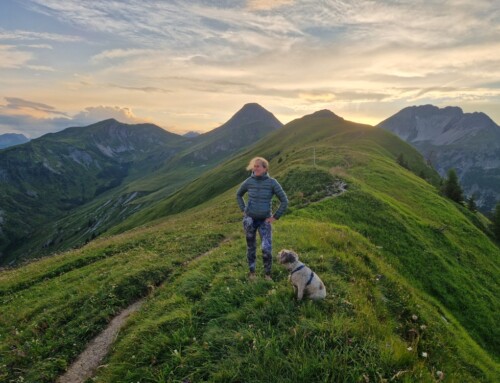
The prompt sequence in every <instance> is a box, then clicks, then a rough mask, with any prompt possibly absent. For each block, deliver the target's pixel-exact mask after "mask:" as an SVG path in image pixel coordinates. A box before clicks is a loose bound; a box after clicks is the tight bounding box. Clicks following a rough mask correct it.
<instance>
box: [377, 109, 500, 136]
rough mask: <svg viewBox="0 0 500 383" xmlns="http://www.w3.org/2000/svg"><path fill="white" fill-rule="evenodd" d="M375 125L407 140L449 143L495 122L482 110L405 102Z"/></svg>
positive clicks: (491, 127)
mask: <svg viewBox="0 0 500 383" xmlns="http://www.w3.org/2000/svg"><path fill="white" fill-rule="evenodd" d="M377 126H378V127H381V128H384V129H386V130H390V131H392V132H393V133H396V134H397V135H398V136H399V137H401V138H402V139H404V140H405V141H408V142H424V141H427V142H430V143H432V144H434V145H449V144H452V143H455V142H457V141H459V140H462V139H465V138H467V137H472V136H475V135H477V134H478V133H479V132H481V131H488V130H496V129H495V128H498V125H496V124H495V122H494V121H493V120H492V119H491V118H489V117H488V116H487V115H486V114H484V113H477V112H476V113H464V112H463V111H462V109H461V108H459V107H457V106H447V107H445V108H438V107H437V106H434V105H419V106H409V107H407V108H404V109H402V110H400V111H399V112H398V113H396V114H395V115H393V116H391V117H389V118H388V119H386V120H384V121H382V122H381V123H380V124H378V125H377Z"/></svg>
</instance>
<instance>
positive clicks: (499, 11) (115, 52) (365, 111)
mask: <svg viewBox="0 0 500 383" xmlns="http://www.w3.org/2000/svg"><path fill="white" fill-rule="evenodd" d="M253 102H256V103H259V104H260V105H261V106H263V107H264V108H266V109H267V110H269V111H270V112H271V113H273V114H274V115H275V116H276V117H277V118H278V119H279V120H280V121H281V122H282V123H288V122H290V121H292V120H293V119H296V118H299V117H302V116H304V115H306V114H310V113H313V112H315V111H318V110H321V109H329V110H331V111H332V112H334V113H335V114H337V115H339V116H342V117H344V118H345V119H347V120H350V121H356V122H361V123H367V124H371V125H376V124H378V123H379V122H381V121H383V120H384V119H386V118H388V117H390V116H392V115H393V114H395V113H397V112H398V111H400V110H401V109H403V108H405V107H409V106H413V105H425V104H433V105H436V106H438V107H445V106H458V107H461V108H462V109H463V110H464V112H475V111H477V112H484V113H486V114H488V115H489V116H490V117H491V118H492V119H493V120H494V121H495V122H496V123H497V124H499V123H500V4H499V0H493V1H492V0H473V1H472V0H471V1H465V0H449V1H447V0H439V1H438V0H432V1H422V0H394V1H365V0H360V1H340V0H330V1H326V0H272V1H271V0H269V1H268V0H219V1H209V0H186V1H174V0H172V1H157V0H123V1H111V0H108V1H97V0H64V1H63V0H0V134H3V133H8V132H12V133H22V134H24V135H26V136H28V137H30V138H36V137H39V136H41V135H43V134H45V133H49V132H55V131H59V130H62V129H64V128H66V127H70V126H85V125H89V124H91V123H94V122H98V121H101V120H104V119H107V118H116V119H117V120H119V121H122V122H125V123H141V122H150V123H154V124H157V125H159V126H160V127H162V128H164V129H166V130H168V131H170V132H174V133H179V134H182V133H185V132H187V131H192V130H194V131H198V132H204V131H209V130H211V129H214V128H216V127H218V126H220V125H222V124H223V123H224V122H226V121H227V120H228V119H229V118H230V117H231V116H232V115H233V114H235V113H236V112H237V111H238V110H239V109H240V108H241V107H242V106H243V105H244V104H246V103H253Z"/></svg>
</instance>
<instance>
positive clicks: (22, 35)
mask: <svg viewBox="0 0 500 383" xmlns="http://www.w3.org/2000/svg"><path fill="white" fill-rule="evenodd" d="M0 40H14V41H37V40H38V41H56V42H65V43H68V42H73V43H74V42H80V41H82V40H83V39H82V38H81V37H80V36H68V35H62V34H57V33H48V32H33V31H23V30H13V31H8V30H5V29H3V28H0Z"/></svg>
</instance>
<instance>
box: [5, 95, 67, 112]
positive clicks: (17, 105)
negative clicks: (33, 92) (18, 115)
mask: <svg viewBox="0 0 500 383" xmlns="http://www.w3.org/2000/svg"><path fill="white" fill-rule="evenodd" d="M5 100H6V101H7V105H5V106H3V107H1V108H0V111H1V110H4V111H5V110H11V111H19V110H21V111H36V112H42V113H44V114H45V115H48V114H56V115H63V116H66V113H63V112H59V111H57V110H56V108H54V107H53V106H50V105H46V104H42V103H40V102H33V101H27V100H23V99H22V98H16V97H5Z"/></svg>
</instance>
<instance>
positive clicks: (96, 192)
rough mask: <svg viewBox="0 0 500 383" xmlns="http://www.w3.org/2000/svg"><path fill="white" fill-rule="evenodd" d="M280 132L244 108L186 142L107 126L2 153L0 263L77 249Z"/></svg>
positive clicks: (260, 113) (262, 113)
mask: <svg viewBox="0 0 500 383" xmlns="http://www.w3.org/2000/svg"><path fill="white" fill-rule="evenodd" d="M280 126H282V124H281V123H280V122H279V121H278V120H276V118H275V117H274V116H273V115H272V114H271V113H269V112H267V111H266V110H265V109H264V108H262V107H261V106H259V105H257V104H248V105H245V106H244V107H243V108H242V109H241V110H240V111H238V112H237V113H236V114H235V115H234V116H233V117H232V118H231V119H230V120H229V121H228V122H227V123H226V124H224V125H222V126H221V127H219V128H217V129H215V130H214V131H212V132H208V133H205V134H203V135H199V136H197V137H193V138H186V137H183V136H179V135H176V134H173V133H169V132H166V131H165V130H163V129H161V128H160V127H158V126H155V125H151V124H140V125H126V124H121V123H119V122H118V121H116V120H106V121H102V122H99V123H97V124H94V125H91V126H88V127H84V128H81V127H76V128H68V129H66V130H64V131H62V132H59V133H54V134H48V135H45V136H43V137H41V138H40V139H37V140H33V141H32V142H30V143H29V144H27V145H28V146H26V145H23V146H20V147H16V148H12V150H11V151H8V150H7V151H6V152H4V153H1V154H0V182H2V181H3V183H4V185H5V186H6V188H5V189H3V190H2V191H0V197H3V198H5V201H8V202H7V203H6V204H5V206H2V208H1V210H2V211H1V212H0V216H1V217H2V218H3V223H0V225H1V226H0V228H1V229H2V231H1V232H0V236H2V239H3V240H2V241H1V244H2V245H1V246H0V264H6V263H8V262H19V261H21V260H23V259H28V258H30V257H31V256H33V255H35V254H36V255H37V256H40V255H42V254H50V253H53V252H56V251H61V250H65V249H68V248H72V247H76V246H81V245H83V244H84V243H86V242H88V241H90V240H92V239H94V238H95V237H97V236H98V235H99V234H101V233H103V232H104V231H106V230H108V229H109V228H110V227H112V226H114V225H116V224H119V223H121V222H122V221H124V220H125V219H126V218H127V217H128V216H130V215H133V214H136V213H138V212H140V211H141V210H143V209H145V208H146V207H148V206H152V205H154V204H155V203H156V202H158V201H160V200H162V199H163V198H165V197H167V196H169V195H171V194H172V193H174V192H176V191H177V190H178V189H179V188H180V187H182V186H183V185H184V184H186V183H187V182H189V181H190V180H192V179H194V178H196V177H197V176H199V175H200V174H201V173H203V172H205V171H206V170H208V169H210V168H212V167H214V166H216V165H217V164H218V163H220V162H221V161H222V160H224V159H226V158H227V157H228V156H231V155H232V154H234V153H236V152H237V151H238V150H241V149H242V148H244V147H246V146H248V145H251V144H253V143H254V142H255V141H256V140H258V139H260V138H261V137H263V136H264V135H266V134H268V133H270V132H271V131H273V130H274V129H276V128H277V127H280ZM28 212H29V214H28ZM2 253H3V255H2Z"/></svg>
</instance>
